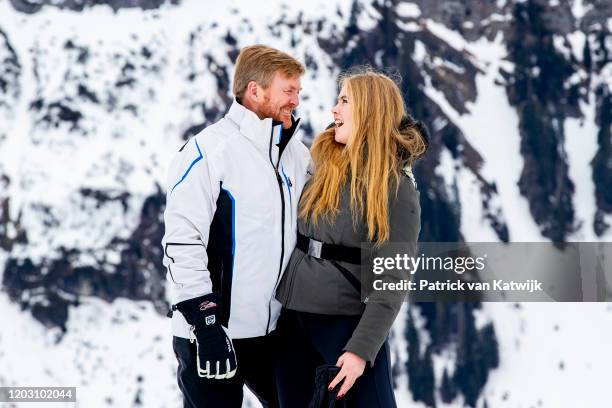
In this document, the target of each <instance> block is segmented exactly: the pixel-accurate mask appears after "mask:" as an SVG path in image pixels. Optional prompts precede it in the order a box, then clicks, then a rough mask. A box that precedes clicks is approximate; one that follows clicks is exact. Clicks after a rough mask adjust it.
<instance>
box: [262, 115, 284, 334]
mask: <svg viewBox="0 0 612 408" xmlns="http://www.w3.org/2000/svg"><path fill="white" fill-rule="evenodd" d="M272 129H274V126H273V127H272ZM273 136H274V135H270V149H269V151H268V154H269V157H270V164H271V165H272V168H273V169H274V174H276V182H277V183H278V191H279V192H280V197H281V257H280V264H279V265H278V274H277V276H276V283H275V284H274V292H276V288H277V286H278V282H279V281H280V277H281V273H282V272H283V259H284V258H285V192H284V191H283V180H282V179H281V176H280V174H279V173H278V165H279V163H280V159H281V152H279V155H278V160H277V162H276V166H275V165H274V162H273V161H272V139H273ZM282 136H283V128H282V125H281V128H280V136H279V140H281V138H282ZM273 299H274V294H272V298H271V299H270V301H269V302H268V323H267V324H266V334H269V333H270V320H271V319H272V301H273Z"/></svg>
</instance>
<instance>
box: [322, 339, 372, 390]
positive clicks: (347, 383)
mask: <svg viewBox="0 0 612 408" xmlns="http://www.w3.org/2000/svg"><path fill="white" fill-rule="evenodd" d="M336 366H338V367H340V372H339V373H338V375H336V378H334V379H333V380H332V382H331V383H329V387H327V388H328V389H329V391H331V390H333V389H334V387H335V386H336V385H338V383H340V381H342V380H343V379H344V382H343V383H342V386H341V387H340V390H339V391H338V398H342V397H344V396H345V395H346V393H347V392H348V390H350V389H351V387H352V386H353V384H355V381H356V380H357V378H359V377H360V376H361V374H363V370H365V366H366V361H365V360H364V359H363V358H361V357H359V356H358V355H357V354H355V353H351V352H350V351H346V352H345V353H344V354H342V355H341V356H340V358H338V362H336Z"/></svg>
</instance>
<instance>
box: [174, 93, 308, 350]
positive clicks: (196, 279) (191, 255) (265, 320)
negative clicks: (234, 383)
mask: <svg viewBox="0 0 612 408" xmlns="http://www.w3.org/2000/svg"><path fill="white" fill-rule="evenodd" d="M298 127H299V120H297V121H294V124H293V126H292V128H290V129H283V128H282V124H280V122H279V123H278V124H277V123H276V122H275V123H273V121H272V119H264V120H260V119H259V118H258V117H257V115H256V114H255V113H253V112H252V111H250V110H248V109H246V108H245V107H244V106H242V105H241V104H240V103H238V102H237V101H236V100H234V102H233V104H232V106H231V107H230V109H229V111H228V113H227V114H226V115H225V117H224V118H223V119H221V120H219V121H218V122H216V123H215V124H213V125H211V126H209V127H207V128H206V129H204V130H203V131H201V132H200V133H199V134H197V135H196V136H194V137H192V138H191V139H190V140H189V141H187V143H185V145H184V146H183V147H182V148H181V150H180V151H179V152H178V153H177V154H176V156H175V157H174V159H173V160H172V163H171V164H170V168H169V171H168V184H167V196H166V210H165V212H164V223H165V228H166V229H165V235H164V238H163V240H162V245H163V249H164V265H165V266H166V268H167V275H166V276H167V279H168V280H169V282H170V300H171V302H172V304H173V305H174V304H176V303H178V302H181V301H183V300H187V299H191V298H195V297H198V296H202V295H205V294H208V293H211V292H215V293H217V294H218V295H219V296H220V303H221V304H220V306H221V313H222V314H221V316H222V324H223V326H225V327H226V328H227V329H228V333H229V336H230V338H250V337H258V336H263V335H266V334H268V333H270V331H272V330H274V329H275V328H276V321H277V319H278V315H279V313H280V309H281V305H280V303H279V302H278V301H277V300H276V299H275V292H276V288H277V286H278V283H279V281H280V278H281V275H282V273H283V271H284V269H285V266H286V265H287V263H288V261H289V257H290V255H291V253H292V251H293V248H294V247H295V244H296V225H297V224H296V220H297V204H298V199H299V197H300V194H301V193H302V189H303V187H304V184H305V182H306V181H307V178H308V177H309V176H308V174H309V170H308V168H309V165H310V152H309V151H308V149H307V148H306V146H304V144H303V143H302V142H301V141H299V140H296V138H295V137H293V135H294V134H295V131H296V130H297V128H298ZM172 328H173V330H172V331H173V334H174V335H175V336H178V337H183V338H189V325H188V324H187V322H186V321H185V319H184V317H183V315H182V314H181V313H180V312H174V313H173V316H172Z"/></svg>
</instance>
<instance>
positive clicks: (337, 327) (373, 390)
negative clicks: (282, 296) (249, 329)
mask: <svg viewBox="0 0 612 408" xmlns="http://www.w3.org/2000/svg"><path fill="white" fill-rule="evenodd" d="M360 318H361V316H331V315H321V314H314V313H305V312H298V311H293V310H288V309H283V310H282V312H281V316H280V319H279V321H278V325H277V334H278V336H279V338H278V340H279V347H278V360H277V370H276V378H277V382H278V393H279V398H280V403H281V407H283V408H306V407H308V404H309V402H310V400H311V398H312V395H313V393H314V384H315V370H316V368H317V366H319V365H322V364H335V363H336V362H337V361H338V357H340V356H341V355H342V354H343V353H344V352H343V351H342V349H343V348H344V346H346V343H347V342H348V340H349V339H350V337H351V336H352V334H353V331H354V330H355V327H357V324H358V323H359V319H360ZM344 398H345V399H346V406H347V407H351V408H353V407H354V408H361V407H363V408H366V407H367V408H377V407H380V408H395V407H396V403H395V396H394V394H393V382H392V377H391V359H390V353H389V344H388V341H385V343H384V345H383V346H382V347H381V349H380V351H379V352H378V354H377V356H376V359H375V361H374V365H373V366H372V367H369V364H367V365H366V368H365V371H364V373H363V375H362V376H361V377H359V378H358V379H357V381H356V382H355V384H354V385H353V387H352V388H351V389H350V390H349V391H348V393H347V394H346V396H345V397H344Z"/></svg>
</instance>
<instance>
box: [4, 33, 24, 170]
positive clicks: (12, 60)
mask: <svg viewBox="0 0 612 408" xmlns="http://www.w3.org/2000/svg"><path fill="white" fill-rule="evenodd" d="M21 70H22V67H21V63H20V62H19V59H18V57H17V53H16V52H15V49H14V48H13V45H12V44H11V42H10V40H9V38H8V37H7V35H6V33H5V32H4V31H2V27H0V145H1V144H2V141H3V140H4V139H5V137H6V132H7V131H8V129H7V128H6V126H5V123H6V122H7V120H8V118H9V117H10V116H11V115H12V114H13V112H14V106H15V103H16V101H17V100H18V99H19V96H20V94H21V85H20V83H19V78H20V77H21ZM0 174H1V164H0Z"/></svg>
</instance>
